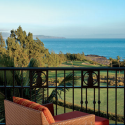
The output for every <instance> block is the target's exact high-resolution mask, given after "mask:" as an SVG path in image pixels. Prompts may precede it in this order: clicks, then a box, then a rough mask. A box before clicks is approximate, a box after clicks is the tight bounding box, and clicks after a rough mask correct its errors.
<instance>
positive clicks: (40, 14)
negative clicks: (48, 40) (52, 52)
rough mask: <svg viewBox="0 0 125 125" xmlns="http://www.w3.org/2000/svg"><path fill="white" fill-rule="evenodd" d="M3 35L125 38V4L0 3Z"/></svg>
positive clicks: (101, 0) (108, 0)
mask: <svg viewBox="0 0 125 125" xmlns="http://www.w3.org/2000/svg"><path fill="white" fill-rule="evenodd" d="M0 12H1V13H0V32H9V33H10V30H12V29H14V30H16V29H17V28H18V27H19V26H21V27H22V29H23V30H25V31H26V32H27V33H28V32H31V33H33V35H45V36H57V37H66V38H125V0H0Z"/></svg>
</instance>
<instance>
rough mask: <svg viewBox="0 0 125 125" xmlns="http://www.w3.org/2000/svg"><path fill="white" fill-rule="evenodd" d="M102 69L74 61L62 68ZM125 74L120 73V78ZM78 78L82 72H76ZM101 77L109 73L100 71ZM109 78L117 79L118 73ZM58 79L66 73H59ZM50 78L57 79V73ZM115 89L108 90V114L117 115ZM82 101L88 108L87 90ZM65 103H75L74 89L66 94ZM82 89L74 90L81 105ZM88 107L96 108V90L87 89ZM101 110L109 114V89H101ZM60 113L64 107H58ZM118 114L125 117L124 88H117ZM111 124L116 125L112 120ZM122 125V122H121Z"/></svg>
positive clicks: (76, 99) (102, 84)
mask: <svg viewBox="0 0 125 125" xmlns="http://www.w3.org/2000/svg"><path fill="white" fill-rule="evenodd" d="M68 66H70V67H100V66H99V65H92V64H89V63H88V62H84V63H83V62H82V61H72V64H71V63H70V62H68V63H67V62H65V63H63V65H62V67H68ZM70 72H72V71H66V72H65V74H66V75H67V74H69V73H70ZM123 74H124V72H123V71H120V76H123ZM75 75H76V76H81V71H75ZM100 76H103V77H106V76H107V71H100ZM108 76H109V77H110V76H112V77H115V76H116V71H108ZM117 76H119V71H118V72H117ZM57 77H58V78H61V77H62V78H64V71H57ZM49 78H53V79H56V73H55V71H52V72H49ZM76 86H81V79H79V80H78V83H77V85H76ZM100 86H107V83H100ZM52 90H53V89H51V88H50V89H49V94H51V92H52ZM115 91H116V90H115V88H109V89H108V112H110V113H115ZM61 97H62V100H64V93H63V92H62V93H61ZM82 100H83V102H84V103H83V106H86V104H85V101H86V89H85V88H84V89H82ZM65 101H66V102H70V103H72V102H73V89H70V90H69V91H68V92H67V93H66V94H65ZM80 101H81V88H80V89H78V88H75V89H74V103H75V104H78V105H81V103H80ZM87 101H88V104H87V107H88V108H94V104H93V101H94V89H93V88H88V89H87ZM95 101H96V104H95V109H97V110H98V103H97V102H98V89H95ZM100 101H101V104H100V110H102V111H105V112H107V89H106V88H100ZM70 111H72V109H68V108H66V112H70ZM58 113H59V114H62V113H64V107H60V106H58ZM117 114H119V115H124V89H123V88H117ZM110 123H115V121H112V120H110ZM119 123H120V122H119Z"/></svg>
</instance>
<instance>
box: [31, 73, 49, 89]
mask: <svg viewBox="0 0 125 125" xmlns="http://www.w3.org/2000/svg"><path fill="white" fill-rule="evenodd" d="M35 73H36V74H37V78H36V81H35V84H34V85H33V84H31V85H32V87H36V88H37V87H38V88H40V87H45V86H47V85H45V83H46V80H47V76H46V74H45V73H44V72H43V71H36V72H35ZM42 74H43V75H44V76H45V79H43V78H42V77H41V76H42Z"/></svg>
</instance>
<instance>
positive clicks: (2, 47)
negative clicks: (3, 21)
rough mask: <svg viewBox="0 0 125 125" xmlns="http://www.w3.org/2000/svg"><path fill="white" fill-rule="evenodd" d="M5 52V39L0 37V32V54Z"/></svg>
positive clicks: (0, 35)
mask: <svg viewBox="0 0 125 125" xmlns="http://www.w3.org/2000/svg"><path fill="white" fill-rule="evenodd" d="M5 52H6V49H5V41H4V39H3V37H2V34H1V33H0V54H4V53H5Z"/></svg>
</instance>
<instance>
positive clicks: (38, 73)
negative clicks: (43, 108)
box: [0, 67, 125, 124]
mask: <svg viewBox="0 0 125 125" xmlns="http://www.w3.org/2000/svg"><path fill="white" fill-rule="evenodd" d="M8 71H11V72H12V74H13V76H12V77H13V82H12V84H11V85H9V83H8V80H7V79H8V76H7V75H8V74H7V72H8ZM16 71H19V72H20V75H21V79H20V80H21V82H20V84H17V83H16V82H17V81H18V80H17V81H15V80H16V79H18V78H16V77H17V76H16V75H15V72H16ZM25 71H29V72H28V73H29V75H28V77H29V78H30V79H29V81H28V82H27V83H29V84H27V85H26V86H24V85H23V75H24V73H23V72H25ZM59 71H63V77H64V84H62V85H58V83H57V79H58V77H59V76H58V72H59ZM67 71H70V72H72V76H73V77H72V78H73V79H72V83H73V84H72V85H70V86H68V85H66V84H65V81H66V80H65V78H66V74H67V73H66V72H67ZM119 71H121V74H119ZM53 72H54V73H53ZM76 72H77V73H76ZM101 72H103V75H104V74H105V78H106V79H105V80H106V84H105V85H103V86H102V85H101V82H100V81H101ZM110 72H111V73H112V74H113V75H115V76H114V77H113V78H110V75H109V74H110ZM0 73H2V74H3V78H0V80H1V79H2V80H1V81H2V82H1V83H0V91H1V92H2V93H3V94H4V95H5V98H6V99H8V97H9V95H7V94H8V93H7V90H8V89H11V90H13V91H12V95H15V91H14V90H15V89H19V92H20V97H24V95H23V90H24V89H26V88H28V89H29V91H30V92H29V96H30V97H29V98H30V99H31V100H32V90H35V91H34V92H35V94H34V95H35V96H34V101H37V100H36V95H37V93H36V89H37V88H41V89H43V91H42V92H43V94H42V96H43V97H42V103H46V101H44V100H45V98H46V100H47V99H48V98H49V89H50V88H53V89H55V90H56V91H55V92H56V96H55V99H56V100H55V102H56V103H55V104H56V115H57V104H58V103H57V91H58V88H62V89H63V90H64V113H65V112H66V110H65V109H66V100H65V99H66V92H65V91H66V89H67V88H72V104H73V106H72V110H73V111H74V110H75V108H74V105H75V103H74V100H75V98H74V96H75V93H74V90H75V89H76V88H77V89H78V88H79V89H80V90H81V95H80V96H81V100H79V102H80V103H81V104H80V106H81V111H83V105H84V103H85V108H86V112H87V111H88V110H87V108H88V106H87V105H88V98H87V97H88V96H87V90H88V89H90V88H93V89H94V93H93V106H94V109H93V113H95V105H96V103H98V116H100V105H101V99H100V89H102V88H106V89H107V93H105V94H106V95H107V100H106V101H107V105H106V107H107V111H106V118H109V110H108V109H109V107H108V106H109V89H110V88H114V89H115V94H114V96H115V118H114V119H115V124H117V121H118V118H117V116H118V114H117V100H118V97H117V94H118V93H117V89H118V88H123V89H124V93H123V94H124V95H125V86H124V83H125V68H117V67H115V68H109V67H104V68H102V67H94V68H82V67H75V68H74V67H49V68H48V67H46V68H45V67H44V68H35V67H24V68H15V67H0ZM50 74H51V77H52V75H54V76H53V77H55V84H54V85H51V84H50V83H51V82H49V77H50ZM34 75H35V80H34ZM75 77H79V81H80V83H79V85H75V84H74V83H75V80H74V79H75ZM120 79H122V82H123V85H120V86H118V84H117V83H118V82H120ZM109 81H114V82H115V85H114V86H110V85H109V84H108V83H109ZM44 89H46V91H47V92H46V94H45V93H44ZM84 89H86V95H85V96H86V98H85V99H84V100H83V91H84ZM95 89H98V100H96V99H95V97H96V95H95ZM12 95H10V96H12ZM124 95H121V96H124ZM11 98H12V97H10V99H11ZM24 98H25V97H24ZM121 101H123V102H124V104H123V106H124V107H123V110H124V108H125V97H124V100H121ZM123 113H124V114H123V123H125V119H124V118H125V110H124V111H123ZM0 124H5V123H0Z"/></svg>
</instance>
